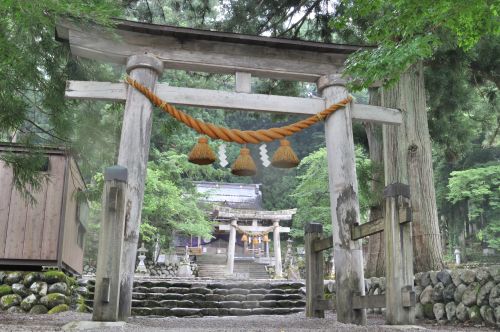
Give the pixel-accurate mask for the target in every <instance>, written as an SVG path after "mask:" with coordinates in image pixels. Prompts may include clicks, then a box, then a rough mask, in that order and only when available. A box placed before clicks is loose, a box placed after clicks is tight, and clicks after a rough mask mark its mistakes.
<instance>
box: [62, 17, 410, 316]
mask: <svg viewBox="0 0 500 332" xmlns="http://www.w3.org/2000/svg"><path fill="white" fill-rule="evenodd" d="M116 23H117V25H116V27H115V29H113V30H112V31H110V30H109V29H106V28H102V27H99V26H88V25H78V24H75V23H72V22H70V21H61V22H59V24H58V25H57V31H56V33H57V38H58V39H59V40H62V41H67V42H69V45H70V47H71V51H72V53H73V54H74V55H77V56H82V57H85V58H90V59H95V60H100V61H104V62H113V63H119V64H125V65H126V70H127V72H128V73H129V75H130V76H131V77H132V78H133V79H135V80H136V81H138V82H139V83H141V84H143V85H144V86H146V87H148V88H150V89H152V90H153V91H156V93H157V95H158V96H159V97H160V98H162V99H164V100H166V101H168V102H170V103H172V104H178V105H189V106H201V107H212V108H222V109H239V110H250V111H258V112H280V113H295V114H307V115H311V114H315V113H317V112H319V111H321V110H323V109H325V108H326V107H328V106H329V105H331V104H333V103H336V102H338V101H339V100H341V99H344V98H346V97H347V95H348V92H347V90H346V88H345V81H344V79H342V78H341V73H342V67H343V64H344V61H345V59H346V58H347V56H348V55H349V54H351V53H353V52H355V51H357V50H359V49H361V48H362V47H360V46H351V45H337V44H325V43H316V42H306V41H294V40H288V39H277V38H269V37H258V36H248V35H240V34H232V33H221V32H212V31H204V30H195V29H188V28H177V27H169V26H159V25H153V24H144V23H137V22H131V21H123V20H117V21H116ZM163 68H166V69H182V70H190V71H202V72H210V73H224V74H235V75H236V92H222V91H212V90H204V89H189V88H175V87H170V86H167V85H164V84H157V78H158V76H159V75H160V74H161V73H162V71H163ZM251 75H254V76H258V77H266V78H273V79H286V80H297V81H305V82H315V83H316V84H317V87H318V91H319V92H320V94H321V96H322V98H318V99H307V98H296V97H284V96H272V95H258V94H252V93H251V87H250V81H251ZM66 97H68V98H74V99H100V100H113V101H125V113H124V118H123V126H122V133H121V141H120V148H119V154H118V164H119V165H121V166H124V167H126V168H127V169H128V186H127V188H126V190H125V197H126V202H127V203H126V214H125V215H126V217H125V219H126V225H125V238H124V243H123V251H122V259H121V268H120V269H121V274H120V283H121V287H120V308H119V318H120V319H122V320H124V319H126V318H127V317H128V316H129V315H130V308H131V295H132V283H133V272H134V265H135V259H136V250H137V241H138V236H139V224H140V218H141V208H142V201H143V194H144V181H145V177H146V166H147V160H148V153H149V144H150V131H151V122H152V105H151V104H150V102H149V101H148V100H147V99H146V98H145V97H144V96H143V95H142V94H141V93H140V92H138V91H136V90H134V89H133V88H129V87H127V86H126V85H125V84H124V83H108V82H76V81H70V82H68V85H67V89H66ZM352 119H357V120H362V121H375V122H380V123H385V124H399V123H401V122H402V115H401V113H400V112H399V111H398V110H394V109H388V108H384V107H376V106H368V105H359V104H357V105H352V104H351V105H348V106H347V107H345V108H343V109H341V110H339V111H337V112H335V113H333V114H332V115H330V116H329V117H328V118H327V119H326V120H325V136H326V146H327V153H328V170H329V185H330V203H331V212H332V213H331V214H332V223H333V229H334V230H335V231H334V234H333V244H334V259H335V270H336V275H337V282H336V285H337V306H336V307H337V319H338V321H340V322H343V323H356V324H365V323H366V312H365V310H364V309H352V306H351V305H350V304H351V303H352V297H353V294H355V293H357V294H361V295H363V294H364V276H363V256H362V251H361V243H360V241H359V240H355V241H353V240H351V235H350V231H349V225H351V224H354V223H359V221H360V216H359V203H358V184H357V180H356V169H355V154H354V142H353V134H352V124H351V120H352ZM108 281H109V280H108ZM115 319H116V318H115V317H114V316H113V315H111V316H110V317H108V318H107V320H115Z"/></svg>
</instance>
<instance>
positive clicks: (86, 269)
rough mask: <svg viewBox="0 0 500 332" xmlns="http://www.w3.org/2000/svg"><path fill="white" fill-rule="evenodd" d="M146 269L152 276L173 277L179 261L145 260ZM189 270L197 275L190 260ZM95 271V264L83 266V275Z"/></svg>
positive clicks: (196, 268) (194, 265) (195, 267)
mask: <svg viewBox="0 0 500 332" xmlns="http://www.w3.org/2000/svg"><path fill="white" fill-rule="evenodd" d="M146 269H147V270H148V274H149V275H150V276H152V277H160V278H174V277H176V276H177V271H178V270H179V263H169V264H154V263H153V261H146ZM191 271H192V272H193V276H198V266H197V265H196V263H193V262H191ZM95 273H96V268H95V266H92V265H88V264H86V265H84V266H83V274H84V275H95Z"/></svg>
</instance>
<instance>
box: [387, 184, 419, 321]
mask: <svg viewBox="0 0 500 332" xmlns="http://www.w3.org/2000/svg"><path fill="white" fill-rule="evenodd" d="M384 197H385V227H384V236H385V255H386V283H387V285H386V314H385V319H386V322H387V324H394V325H406V324H414V323H415V306H414V305H413V306H412V305H411V301H410V298H411V296H412V293H414V292H413V248H412V242H411V223H404V224H400V216H399V214H400V211H404V209H402V207H403V206H404V205H405V204H409V199H410V187H409V186H408V185H404V184H401V183H394V184H390V185H388V186H387V187H386V188H385V189H384Z"/></svg>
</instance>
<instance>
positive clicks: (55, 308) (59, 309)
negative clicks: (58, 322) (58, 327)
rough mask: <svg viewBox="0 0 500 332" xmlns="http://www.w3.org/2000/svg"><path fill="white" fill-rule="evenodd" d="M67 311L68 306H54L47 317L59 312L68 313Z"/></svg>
mask: <svg viewBox="0 0 500 332" xmlns="http://www.w3.org/2000/svg"><path fill="white" fill-rule="evenodd" d="M68 310H69V306H68V305H67V304H64V303H63V304H59V305H56V306H55V307H54V308H52V309H50V310H49V312H48V314H49V315H52V314H57V313H60V312H63V311H68Z"/></svg>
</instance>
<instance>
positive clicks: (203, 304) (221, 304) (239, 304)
mask: <svg viewBox="0 0 500 332" xmlns="http://www.w3.org/2000/svg"><path fill="white" fill-rule="evenodd" d="M304 306H305V301H304V300H297V301H289V300H280V301H274V300H263V301H246V300H243V301H242V300H239V299H236V298H234V299H226V300H223V301H205V300H201V299H196V298H189V300H173V299H171V300H150V299H148V300H132V307H134V308H138V307H141V308H142V307H148V308H152V307H166V308H241V309H253V308H303V307H304Z"/></svg>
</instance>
